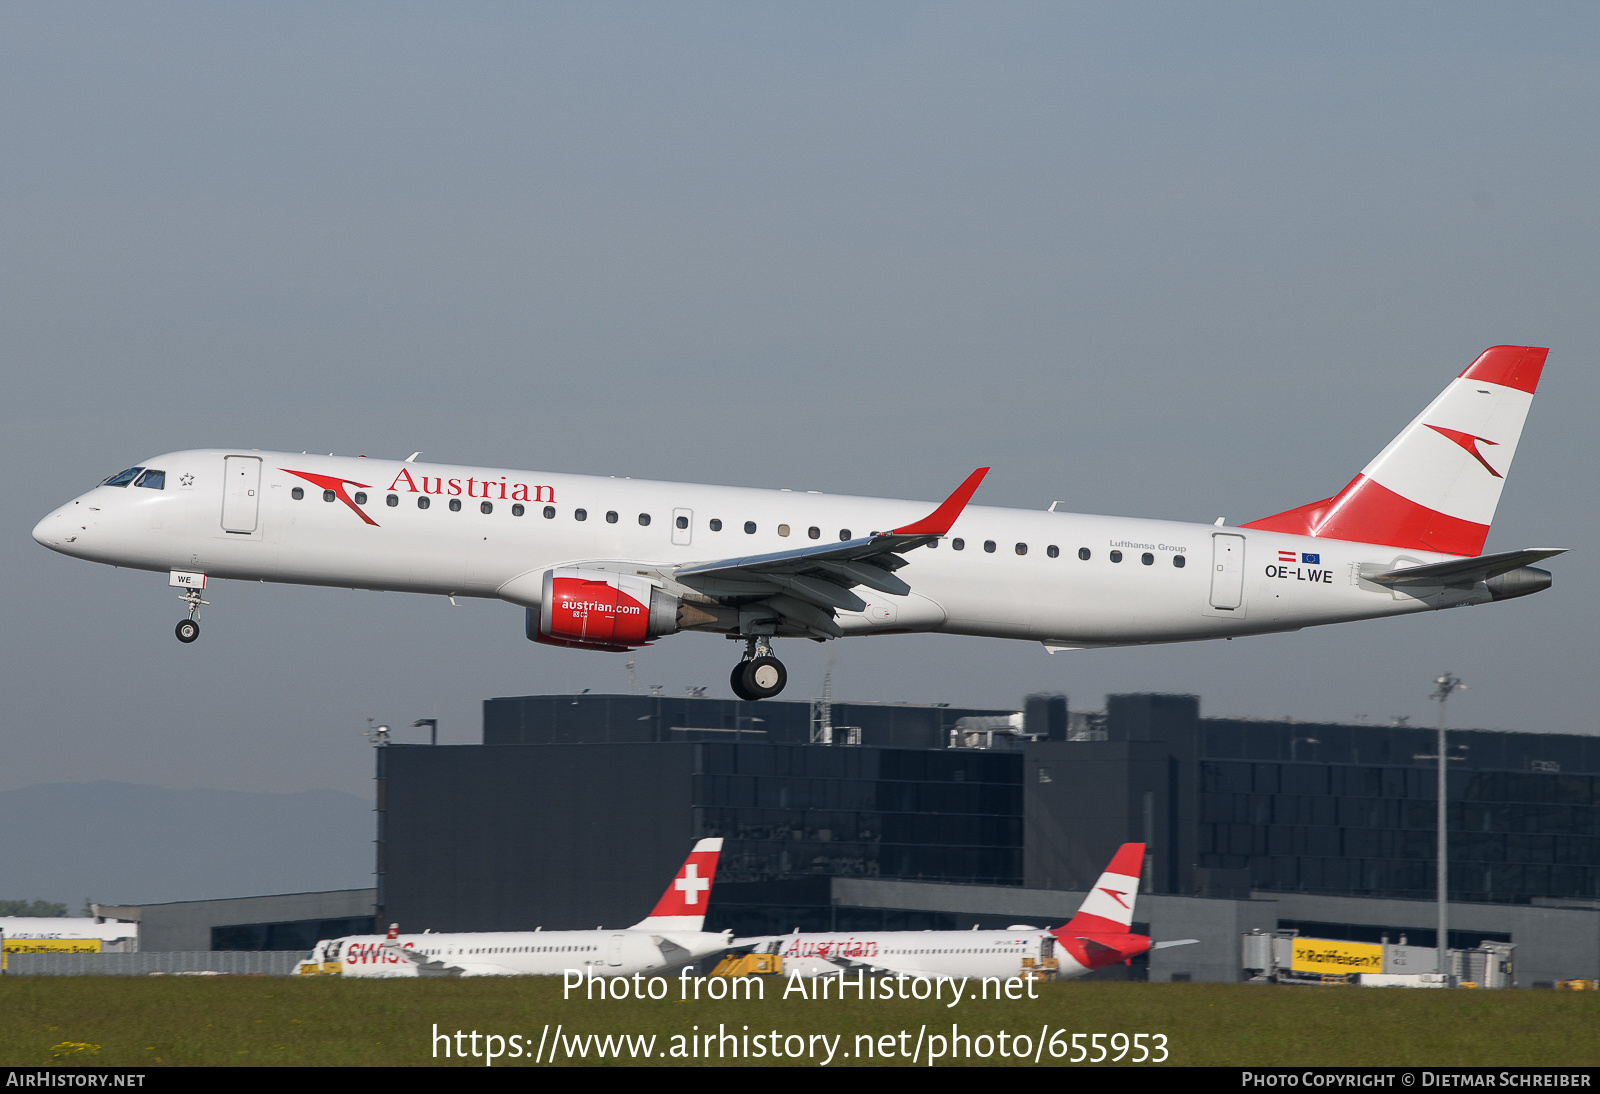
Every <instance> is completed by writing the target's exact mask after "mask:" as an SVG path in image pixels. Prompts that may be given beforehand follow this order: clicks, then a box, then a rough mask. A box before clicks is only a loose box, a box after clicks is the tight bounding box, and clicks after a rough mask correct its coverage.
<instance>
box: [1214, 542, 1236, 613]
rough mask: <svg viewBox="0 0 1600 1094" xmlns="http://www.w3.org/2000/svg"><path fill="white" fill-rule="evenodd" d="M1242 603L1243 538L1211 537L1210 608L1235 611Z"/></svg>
mask: <svg viewBox="0 0 1600 1094" xmlns="http://www.w3.org/2000/svg"><path fill="white" fill-rule="evenodd" d="M1243 603H1244V537H1243V536H1235V535H1224V534H1221V533H1218V534H1216V535H1213V536H1212V537H1211V606H1212V607H1213V608H1218V609H1221V610H1222V611H1235V610H1237V609H1238V607H1239V606H1240V605H1241V604H1243Z"/></svg>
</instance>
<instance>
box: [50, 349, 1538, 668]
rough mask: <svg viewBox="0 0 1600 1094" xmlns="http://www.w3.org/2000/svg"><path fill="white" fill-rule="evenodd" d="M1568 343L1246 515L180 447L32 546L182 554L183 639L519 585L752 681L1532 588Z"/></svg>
mask: <svg viewBox="0 0 1600 1094" xmlns="http://www.w3.org/2000/svg"><path fill="white" fill-rule="evenodd" d="M1546 353H1547V351H1546V350H1543V349H1535V348H1529V347H1520V346H1496V347H1494V348H1492V349H1489V350H1487V351H1485V352H1484V353H1483V354H1482V355H1481V356H1480V357H1479V358H1478V359H1477V360H1476V361H1474V362H1473V363H1472V365H1470V366H1469V367H1468V368H1467V369H1466V370H1465V371H1464V372H1462V374H1461V375H1460V376H1459V377H1458V378H1457V379H1456V380H1455V381H1454V382H1452V383H1451V384H1450V385H1449V386H1448V387H1447V388H1445V390H1444V392H1443V394H1441V395H1440V396H1439V397H1438V398H1437V399H1435V400H1434V401H1433V402H1432V403H1430V404H1429V405H1428V407H1427V408H1426V409H1425V410H1423V412H1422V413H1421V414H1420V415H1418V416H1417V418H1416V419H1414V420H1413V421H1412V422H1411V424H1410V425H1408V426H1406V428H1405V429H1403V430H1402V431H1401V432H1400V434H1399V436H1397V437H1396V438H1395V439H1394V440H1393V441H1392V442H1390V444H1389V445H1388V447H1386V448H1385V449H1384V450H1383V451H1382V452H1380V453H1379V454H1378V456H1377V457H1376V458H1375V459H1373V460H1372V462H1371V463H1369V464H1368V465H1367V466H1366V467H1365V468H1364V469H1363V470H1362V471H1361V473H1360V474H1358V475H1357V476H1356V477H1355V478H1354V479H1353V480H1351V482H1350V484H1349V485H1348V486H1346V487H1345V488H1344V489H1343V490H1341V491H1340V492H1339V493H1338V494H1336V495H1334V496H1333V497H1331V498H1326V499H1324V500H1322V501H1317V502H1312V503H1310V504H1309V505H1302V506H1299V507H1297V508H1294V509H1290V510H1287V511H1286V512H1283V513H1278V514H1276V515H1274V516H1270V517H1264V518H1262V519H1259V520H1254V521H1250V522H1249V523H1247V524H1244V525H1241V526H1239V527H1227V526H1225V525H1224V524H1223V522H1222V521H1221V520H1220V519H1219V520H1218V521H1217V523H1216V524H1215V525H1206V524H1185V523H1178V522H1173V521H1159V520H1142V519H1135V518H1131V517H1101V516H1085V515H1081V514H1075V513H1065V512H1057V511H1055V506H1054V505H1052V506H1051V508H1050V510H1048V511H1043V512H1029V511H1023V510H1016V509H998V508H990V507H985V506H971V505H968V502H969V500H970V499H971V498H972V495H973V493H974V492H975V491H976V490H977V488H978V484H979V483H980V482H981V481H982V480H983V477H984V475H985V474H986V472H987V471H988V469H987V468H979V469H978V470H977V471H974V472H973V473H972V474H971V475H969V476H968V477H967V479H966V481H965V482H963V483H962V484H961V486H960V487H958V488H957V489H956V491H955V492H954V493H952V494H951V495H950V496H949V497H948V498H947V499H945V501H944V503H943V504H941V505H939V506H938V507H937V508H935V509H934V510H933V511H932V512H931V513H930V512H928V511H927V508H926V505H925V504H919V503H917V502H908V501H891V500H884V499H877V498H858V497H842V496H837V495H826V494H819V493H814V492H810V491H807V492H803V493H797V492H793V491H788V490H752V489H736V488H732V487H722V486H697V485H691V484H684V483H669V482H646V481H640V480H634V479H617V478H596V477H591V476H580V475H561V474H553V473H547V472H529V471H509V470H498V469H485V468H481V467H468V466H444V465H438V464H421V463H417V462H416V457H417V455H420V453H414V454H413V455H412V457H411V458H409V459H407V460H403V461H392V460H369V459H367V458H366V457H338V456H315V455H310V454H307V453H297V454H290V453H269V452H258V451H255V450H245V449H229V448H225V449H206V450H199V451H185V452H169V453H166V454H165V455H161V456H155V457H152V458H150V459H148V460H144V461H143V462H141V463H139V464H137V465H135V466H133V467H130V468H128V469H126V470H124V471H120V472H118V473H117V474H115V475H112V476H111V477H110V478H108V479H106V480H105V481H104V482H103V483H101V484H100V485H98V486H96V487H95V488H94V489H92V490H90V491H89V492H88V493H86V494H84V495H82V496H81V497H79V498H77V499H75V500H73V501H70V502H68V503H67V504H65V505H63V506H61V507H60V508H59V509H57V510H55V511H54V512H53V513H51V514H50V515H49V516H47V517H45V518H44V519H43V520H42V521H40V522H39V524H38V526H37V527H36V528H34V530H33V536H34V539H36V540H38V541H39V542H40V543H42V544H43V545H45V546H46V547H49V548H50V549H51V550H53V551H59V552H61V553H62V554H66V555H72V556H74V557H77V558H83V559H89V560H92V561H95V562H103V563H108V564H111V565H114V566H124V567H130V568H134V569H145V570H155V571H161V572H165V573H167V574H168V583H169V584H170V585H172V586H175V587H177V588H179V589H181V590H182V594H181V597H180V599H182V600H183V601H184V603H185V604H186V605H187V606H188V609H189V616H188V618H186V619H184V620H182V621H180V622H179V623H178V625H177V628H176V629H177V635H178V639H179V641H182V642H192V641H194V640H195V638H196V637H197V636H198V635H199V633H200V627H199V609H200V607H201V605H203V604H207V603H208V601H206V600H203V599H202V595H203V594H204V592H205V590H206V588H207V586H208V583H210V582H212V581H214V580H216V579H218V578H232V579H238V580H250V581H275V582H291V583H297V584H305V585H328V586H346V587H351V588H365V589H392V590H401V591H408V592H418V593H433V594H439V595H448V596H477V597H489V598H499V599H502V600H506V601H509V602H511V603H513V604H517V605H520V606H522V607H524V608H525V609H526V632H527V636H528V637H529V638H531V639H533V640H534V641H537V642H543V643H547V644H550V645H555V646H565V647H569V648H574V649H588V650H606V651H626V650H630V649H634V648H637V647H639V646H642V645H646V644H648V643H650V642H652V641H653V640H655V639H657V638H660V637H662V636H664V635H669V634H673V633H676V632H679V631H702V632H711V633H718V634H724V635H726V636H728V637H729V638H733V639H737V640H739V641H741V642H742V643H743V644H744V656H743V658H742V659H741V660H740V661H739V662H738V663H737V664H736V665H735V666H734V669H733V672H732V676H731V678H730V680H729V683H730V684H731V686H732V688H733V690H734V692H735V693H736V694H738V695H739V696H741V697H742V698H745V699H761V698H767V697H769V696H773V695H776V694H778V693H779V692H780V691H782V690H783V687H784V683H785V681H786V679H787V672H786V671H785V669H784V667H783V664H782V662H780V661H779V660H778V659H777V658H776V657H775V656H774V655H773V641H774V639H776V638H779V637H801V638H811V639H815V640H818V641H824V640H827V639H832V638H840V637H844V636H847V635H850V636H853V635H870V634H900V633H907V632H935V633H940V634H964V635H981V636H987V637H993V638H1012V639H1027V640H1032V641H1037V642H1041V643H1043V644H1044V646H1045V647H1046V648H1047V649H1048V650H1050V651H1051V652H1052V653H1053V652H1056V651H1058V650H1066V649H1080V648H1085V647H1098V646H1122V645H1141V644H1148V643H1155V642H1183V641H1193V640H1197V639H1206V638H1232V637H1235V636H1238V635H1249V634H1264V633H1268V632H1273V631H1293V630H1299V629H1300V628H1302V627H1311V626H1319V625H1322V624H1326V623H1340V622H1345V621H1348V620H1355V619H1371V618H1376V617H1379V616H1388V615H1404V614H1408V613H1411V612H1421V611H1431V610H1434V609H1439V608H1454V607H1460V606H1463V605H1469V604H1483V603H1488V602H1490V601H1496V600H1507V599H1510V598H1512V597H1518V596H1524V595H1527V594H1528V593H1533V592H1538V591H1539V590H1541V589H1544V588H1547V587H1548V586H1549V585H1550V574H1549V573H1548V572H1546V571H1544V570H1541V569H1538V568H1536V567H1534V566H1533V565H1532V564H1533V563H1535V562H1538V561H1540V560H1542V559H1545V558H1548V557H1550V556H1552V555H1556V554H1560V553H1561V550H1560V549H1554V548H1539V549H1530V550H1519V551H1505V552H1500V553H1496V554H1489V555H1480V554H1479V552H1480V551H1482V549H1483V545H1484V541H1485V538H1486V537H1487V535H1488V532H1489V523H1490V521H1491V519H1492V518H1493V516H1494V511H1495V506H1496V505H1497V503H1498V502H1499V499H1500V490H1501V487H1502V485H1503V484H1504V482H1505V475H1506V473H1507V471H1508V470H1509V469H1510V466H1511V459H1512V456H1513V455H1514V454H1515V452H1516V448H1517V442H1518V439H1519V438H1520V436H1521V434H1522V426H1523V422H1524V420H1525V419H1526V417H1527V413H1528V407H1529V405H1530V403H1531V401H1532V398H1533V393H1534V389H1535V388H1536V387H1537V385H1538V381H1539V375H1540V372H1541V370H1542V369H1543V367H1544V362H1545V356H1546Z"/></svg>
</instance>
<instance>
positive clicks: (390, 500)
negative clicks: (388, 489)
mask: <svg viewBox="0 0 1600 1094" xmlns="http://www.w3.org/2000/svg"><path fill="white" fill-rule="evenodd" d="M383 504H385V505H387V506H388V507H389V508H390V509H393V508H394V507H395V506H396V505H399V504H400V495H399V494H390V495H389V496H388V497H386V498H384V499H383Z"/></svg>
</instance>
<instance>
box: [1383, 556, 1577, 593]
mask: <svg viewBox="0 0 1600 1094" xmlns="http://www.w3.org/2000/svg"><path fill="white" fill-rule="evenodd" d="M1566 552H1567V548H1565V547H1536V548H1532V549H1530V550H1526V551H1502V552H1501V553H1500V554H1497V555H1478V556H1476V557H1474V558H1457V559H1451V560H1450V561H1449V562H1434V563H1430V564H1428V565H1427V566H1406V567H1403V568H1401V569H1398V570H1387V571H1385V572H1384V573H1381V574H1371V575H1365V574H1364V575H1362V576H1363V577H1365V579H1366V580H1368V581H1371V582H1375V583H1376V584H1379V585H1387V586H1389V587H1391V588H1395V587H1399V588H1405V587H1406V586H1410V585H1470V584H1476V583H1477V582H1479V581H1488V580H1489V579H1490V578H1492V577H1498V576H1499V575H1500V574H1507V573H1510V572H1511V571H1512V570H1520V569H1521V568H1522V567H1524V566H1531V565H1533V564H1534V563H1535V562H1541V561H1543V560H1544V559H1547V558H1552V557H1554V556H1555V555H1561V554H1565V553H1566Z"/></svg>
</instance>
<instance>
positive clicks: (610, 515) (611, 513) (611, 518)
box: [606, 509, 617, 524]
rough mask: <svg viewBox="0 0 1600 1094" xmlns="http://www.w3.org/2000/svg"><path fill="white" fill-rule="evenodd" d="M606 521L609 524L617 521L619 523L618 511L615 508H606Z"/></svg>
mask: <svg viewBox="0 0 1600 1094" xmlns="http://www.w3.org/2000/svg"><path fill="white" fill-rule="evenodd" d="M606 523H607V524H615V523H617V511H616V510H615V509H607V510H606Z"/></svg>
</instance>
